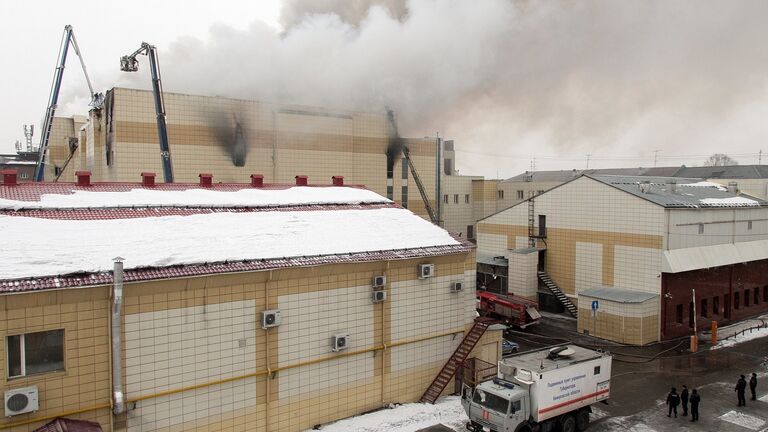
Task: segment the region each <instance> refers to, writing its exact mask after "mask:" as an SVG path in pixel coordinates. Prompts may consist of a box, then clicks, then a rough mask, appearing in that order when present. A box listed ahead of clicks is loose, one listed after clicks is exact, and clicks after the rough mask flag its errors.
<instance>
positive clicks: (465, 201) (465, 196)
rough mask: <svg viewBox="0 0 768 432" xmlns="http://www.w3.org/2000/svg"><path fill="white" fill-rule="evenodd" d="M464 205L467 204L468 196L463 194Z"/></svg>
mask: <svg viewBox="0 0 768 432" xmlns="http://www.w3.org/2000/svg"><path fill="white" fill-rule="evenodd" d="M464 204H469V194H464Z"/></svg>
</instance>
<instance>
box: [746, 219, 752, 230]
mask: <svg viewBox="0 0 768 432" xmlns="http://www.w3.org/2000/svg"><path fill="white" fill-rule="evenodd" d="M747 229H748V230H751V229H752V221H747Z"/></svg>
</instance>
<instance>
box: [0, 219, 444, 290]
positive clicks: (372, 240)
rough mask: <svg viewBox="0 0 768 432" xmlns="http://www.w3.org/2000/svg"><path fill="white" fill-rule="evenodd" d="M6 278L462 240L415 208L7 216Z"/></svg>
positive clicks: (2, 224) (2, 235) (0, 228)
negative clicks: (117, 264)
mask: <svg viewBox="0 0 768 432" xmlns="http://www.w3.org/2000/svg"><path fill="white" fill-rule="evenodd" d="M0 239H2V244H3V247H2V249H3V257H4V259H2V260H0V280H3V279H18V278H25V277H32V276H52V275H63V274H68V273H73V272H98V271H109V270H111V269H112V267H113V264H112V258H114V257H118V256H120V257H123V258H125V268H126V269H129V268H137V267H164V266H171V265H177V264H196V263H204V262H218V261H225V260H232V261H242V260H257V259H271V258H284V257H297V256H299V257H300V256H313V255H330V254H344V253H352V252H369V251H382V250H392V249H410V248H420V247H429V246H441V245H456V244H458V242H457V241H456V240H454V239H453V237H451V236H450V234H448V232H447V231H445V230H443V229H442V228H440V227H437V226H435V225H432V224H431V223H429V222H427V221H426V220H424V219H422V218H420V217H418V216H416V215H415V214H413V213H411V212H410V211H409V210H405V209H399V208H382V209H370V210H331V211H274V212H246V213H229V212H224V213H212V214H197V215H192V216H164V217H156V218H137V219H112V220H52V219H39V218H27V217H18V216H3V215H0Z"/></svg>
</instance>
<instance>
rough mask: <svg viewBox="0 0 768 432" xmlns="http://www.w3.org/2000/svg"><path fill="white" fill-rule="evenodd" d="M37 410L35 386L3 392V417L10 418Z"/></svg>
mask: <svg viewBox="0 0 768 432" xmlns="http://www.w3.org/2000/svg"><path fill="white" fill-rule="evenodd" d="M37 410H38V403H37V386H31V387H23V388H17V389H14V390H8V391H7V392H5V416H6V417H11V416H15V415H19V414H24V413H29V412H33V411H37Z"/></svg>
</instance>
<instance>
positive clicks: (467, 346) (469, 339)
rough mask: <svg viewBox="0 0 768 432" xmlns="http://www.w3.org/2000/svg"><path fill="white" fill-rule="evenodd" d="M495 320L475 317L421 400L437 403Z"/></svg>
mask: <svg viewBox="0 0 768 432" xmlns="http://www.w3.org/2000/svg"><path fill="white" fill-rule="evenodd" d="M495 322H497V321H496V320H494V319H492V318H485V317H480V318H476V319H475V324H474V325H473V326H472V328H471V329H470V330H469V332H467V334H466V336H464V339H463V340H462V341H461V343H460V344H459V346H458V347H456V351H454V352H453V354H452V355H451V358H449V359H448V362H446V363H445V365H444V366H443V368H442V369H441V370H440V373H438V374H437V377H435V379H434V380H433V381H432V384H430V385H429V387H427V391H425V392H424V394H423V395H422V396H421V402H429V403H431V404H433V403H435V401H436V400H437V398H438V397H440V393H442V392H443V390H444V389H445V386H447V385H448V383H449V382H450V381H451V378H453V376H454V375H456V370H457V369H458V368H459V366H460V365H461V364H462V363H463V362H464V360H466V359H467V357H468V356H469V353H470V352H472V349H473V348H474V347H475V345H477V341H479V340H480V338H481V337H482V336H483V334H485V330H487V329H488V326H490V325H491V324H493V323H495Z"/></svg>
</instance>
